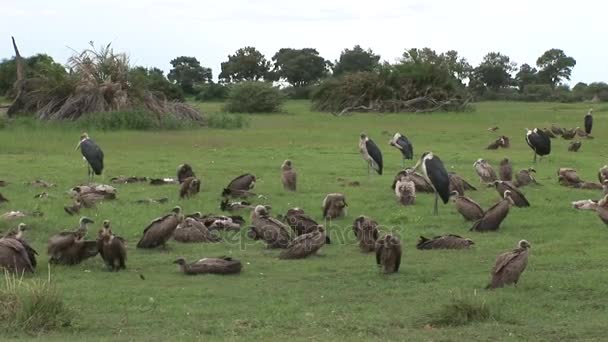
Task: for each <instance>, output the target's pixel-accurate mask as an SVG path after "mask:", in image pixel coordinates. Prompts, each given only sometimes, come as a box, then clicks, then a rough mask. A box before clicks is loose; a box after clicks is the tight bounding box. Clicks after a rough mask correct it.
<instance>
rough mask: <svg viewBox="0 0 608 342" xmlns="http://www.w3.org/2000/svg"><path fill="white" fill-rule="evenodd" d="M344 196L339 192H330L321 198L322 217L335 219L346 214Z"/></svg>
mask: <svg viewBox="0 0 608 342" xmlns="http://www.w3.org/2000/svg"><path fill="white" fill-rule="evenodd" d="M347 206H348V204H347V203H346V197H345V196H344V194H341V193H337V192H335V193H330V194H327V196H325V198H324V199H323V218H324V219H335V218H338V217H344V216H346V207H347Z"/></svg>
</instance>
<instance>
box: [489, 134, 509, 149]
mask: <svg viewBox="0 0 608 342" xmlns="http://www.w3.org/2000/svg"><path fill="white" fill-rule="evenodd" d="M509 145H510V144H509V138H507V137H505V136H504V135H503V136H500V137H498V139H496V140H495V141H494V142H492V143H490V145H488V147H486V150H497V149H498V148H500V147H503V148H508V147H509Z"/></svg>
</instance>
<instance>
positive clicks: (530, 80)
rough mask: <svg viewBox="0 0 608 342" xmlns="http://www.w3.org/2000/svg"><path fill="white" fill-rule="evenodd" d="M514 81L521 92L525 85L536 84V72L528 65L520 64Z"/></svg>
mask: <svg viewBox="0 0 608 342" xmlns="http://www.w3.org/2000/svg"><path fill="white" fill-rule="evenodd" d="M515 81H516V82H517V86H518V87H519V91H520V92H522V91H524V88H525V87H526V86H527V85H530V84H536V83H538V70H536V68H534V67H531V66H530V65H529V64H522V65H521V66H520V67H519V71H518V72H517V74H516V75H515Z"/></svg>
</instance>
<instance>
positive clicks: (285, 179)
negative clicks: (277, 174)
mask: <svg viewBox="0 0 608 342" xmlns="http://www.w3.org/2000/svg"><path fill="white" fill-rule="evenodd" d="M297 179H298V174H297V173H296V170H295V169H294V168H293V165H292V163H291V160H289V159H287V160H285V161H284V162H283V165H281V182H282V183H283V189H285V190H286V191H296V183H297Z"/></svg>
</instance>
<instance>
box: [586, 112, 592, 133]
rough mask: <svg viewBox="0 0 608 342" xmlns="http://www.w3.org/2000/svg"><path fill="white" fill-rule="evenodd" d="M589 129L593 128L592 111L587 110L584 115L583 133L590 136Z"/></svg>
mask: <svg viewBox="0 0 608 342" xmlns="http://www.w3.org/2000/svg"><path fill="white" fill-rule="evenodd" d="M591 128H593V109H589V111H588V112H587V115H585V132H586V133H587V134H591Z"/></svg>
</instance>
